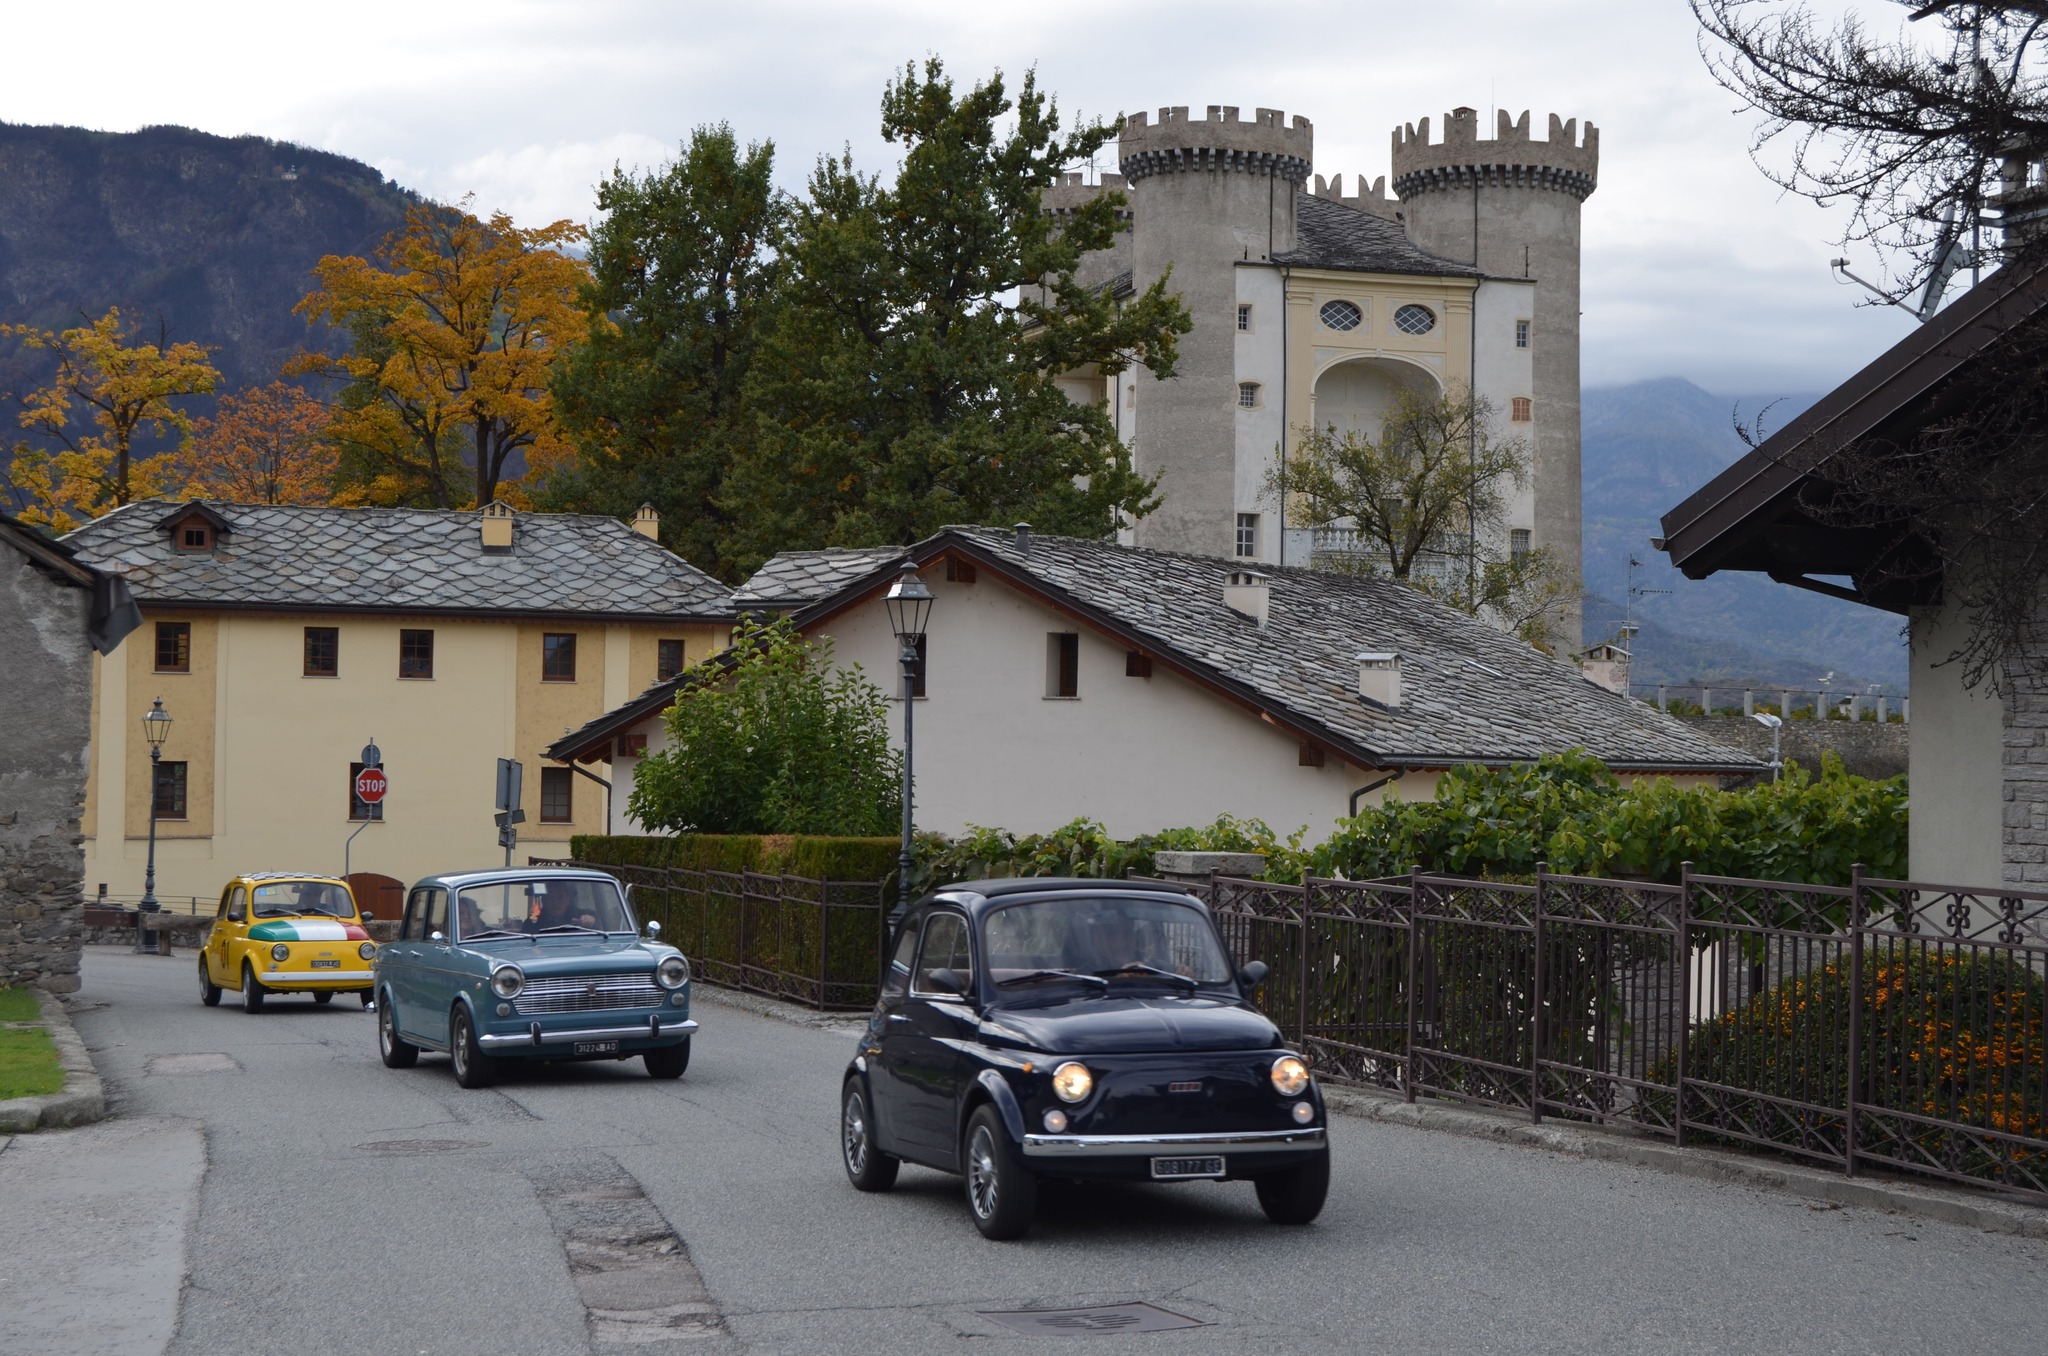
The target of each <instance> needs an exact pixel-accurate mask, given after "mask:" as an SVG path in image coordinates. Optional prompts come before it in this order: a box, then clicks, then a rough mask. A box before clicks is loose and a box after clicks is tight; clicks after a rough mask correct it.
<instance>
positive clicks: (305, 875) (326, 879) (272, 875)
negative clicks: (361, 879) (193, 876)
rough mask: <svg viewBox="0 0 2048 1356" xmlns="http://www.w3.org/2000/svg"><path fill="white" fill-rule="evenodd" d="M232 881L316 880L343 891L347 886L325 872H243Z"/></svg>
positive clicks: (341, 880) (338, 878) (345, 882)
mask: <svg viewBox="0 0 2048 1356" xmlns="http://www.w3.org/2000/svg"><path fill="white" fill-rule="evenodd" d="M234 879H235V880H246V881H271V880H317V881H319V882H321V883H322V884H324V885H339V886H341V887H343V888H344V889H346V888H347V886H348V882H347V881H345V880H343V879H342V878H341V877H339V876H330V875H328V874H327V873H326V872H325V871H244V872H243V873H242V874H241V875H239V876H236V877H234Z"/></svg>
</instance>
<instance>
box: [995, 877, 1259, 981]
mask: <svg viewBox="0 0 2048 1356" xmlns="http://www.w3.org/2000/svg"><path fill="white" fill-rule="evenodd" d="M982 940H983V952H984V954H985V955H986V956H987V957H988V971H989V978H990V980H992V981H993V982H994V983H995V984H996V985H997V987H999V988H1004V989H1006V990H1012V991H1014V990H1018V989H1025V988H1029V987H1035V986H1037V985H1039V984H1050V983H1058V982H1060V981H1062V980H1073V981H1077V982H1080V981H1086V982H1090V987H1093V988H1098V989H1099V988H1101V987H1102V986H1101V984H1100V983H1099V982H1097V981H1102V980H1108V981H1110V982H1111V983H1121V982H1123V981H1125V980H1133V981H1143V982H1152V983H1164V984H1176V983H1178V984H1182V985H1187V984H1189V982H1190V981H1192V983H1193V984H1196V985H1217V984H1227V983H1229V981H1230V963H1229V961H1228V960H1227V959H1226V958H1225V957H1224V955H1223V948H1222V947H1221V946H1219V945H1218V944H1217V941H1216V932H1215V929H1213V928H1212V927H1210V926H1209V920H1208V919H1207V918H1205V917H1204V916H1203V915H1202V913H1201V911H1200V910H1199V909H1196V908H1193V907H1191V906H1189V905H1186V904H1176V903H1174V902H1173V901H1172V900H1166V899H1146V898H1143V897H1140V896H1117V895H1110V896H1097V897H1092V898H1091V897H1085V896H1084V897H1070V898H1060V899H1035V900H1028V901H1025V902H1022V903H1017V904H1010V905H1006V906H1004V907H1003V908H1000V909H997V910H996V911H995V912H993V913H991V914H990V915H989V916H988V920H987V921H986V922H985V923H983V925H982Z"/></svg>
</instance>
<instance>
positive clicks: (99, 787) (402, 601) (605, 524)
mask: <svg viewBox="0 0 2048 1356" xmlns="http://www.w3.org/2000/svg"><path fill="white" fill-rule="evenodd" d="M657 526H658V524H657V521H656V520H655V518H654V515H653V513H652V511H651V510H644V509H643V510H642V512H641V516H640V518H639V519H638V520H637V521H636V522H635V523H634V524H633V525H632V526H631V527H628V526H627V525H626V524H624V523H621V522H618V521H616V520H614V519H609V518H599V517H590V516H583V515H572V514H515V513H513V512H512V511H511V510H509V509H506V508H503V507H502V506H499V505H493V506H491V507H490V508H487V509H485V510H483V511H482V512H481V513H477V512H437V511H427V510H413V509H377V508H367V509H344V508H327V507H312V508H309V507H293V506H271V505H247V504H223V503H197V502H195V503H191V504H182V505H181V504H171V503H162V502H155V503H141V504H131V505H129V506H127V507H125V508H122V509H118V510H116V511H115V512H113V513H110V514H108V515H107V516H105V517H103V518H101V519H99V520H97V521H95V522H93V523H91V524H89V525H87V526H86V527H83V528H80V529H79V530H78V531H76V532H74V533H72V534H71V535H70V536H69V537H68V538H66V541H67V543H68V544H69V545H71V546H72V547H73V548H74V549H75V550H76V552H77V554H78V557H79V559H81V560H84V561H87V562H89V563H91V564H93V565H96V566H98V567H99V568H101V569H104V570H108V571H111V572H114V573H116V574H118V575H120V577H121V578H122V579H124V580H125V581H126V583H127V585H128V587H129V589H130V590H131V591H132V593H133V594H134V596H135V598H136V601H137V602H138V603H139V604H140V605H141V608H142V612H143V618H144V621H143V625H142V627H141V628H140V629H139V630H137V631H136V632H135V633H134V634H132V635H130V636H129V637H128V639H127V641H126V642H125V643H124V644H123V645H122V646H121V648H120V649H118V650H117V651H115V652H114V653H113V654H112V655H110V656H108V657H106V658H105V659H96V660H95V664H94V672H93V709H92V748H91V761H90V767H89V771H88V777H87V787H86V804H85V817H84V830H83V831H84V835H85V854H86V871H85V883H86V893H87V896H88V898H91V897H93V896H95V895H101V894H103V895H105V896H106V897H107V898H109V899H112V900H118V901H122V902H130V901H133V900H134V899H135V898H137V897H138V896H140V894H141V893H142V888H143V872H144V862H145V856H146V853H147V847H148V834H149V818H150V814H149V812H150V797H151V787H150V772H149V768H150V758H149V746H148V744H147V742H146V741H145V739H144V736H143V724H142V715H143V713H144V712H145V711H147V710H149V708H150V705H151V703H152V702H153V701H155V700H158V699H161V700H162V702H163V705H164V709H165V710H166V711H167V712H168V713H169V714H170V716H171V718H172V726H171V732H170V736H169V738H168V739H167V741H166V742H165V744H164V746H163V750H162V755H161V763H160V767H159V773H158V778H157V785H156V790H155V797H156V809H157V831H156V832H157V849H156V869H157V883H156V885H157V894H158V897H159V898H160V899H162V900H163V901H164V902H165V905H166V907H167V908H171V909H174V910H178V909H186V908H190V907H192V904H191V901H193V900H195V899H196V900H198V901H201V907H203V908H206V907H210V906H211V901H212V899H213V898H214V897H215V896H217V895H218V893H219V889H220V884H221V882H222V881H224V880H225V879H227V878H228V877H229V876H231V875H234V874H236V873H237V872H247V871H263V870H304V871H321V872H336V873H338V872H340V871H342V870H343V867H344V854H346V864H347V867H348V869H349V870H351V871H354V872H369V873H376V874H378V875H383V876H389V877H393V878H395V879H397V880H400V881H408V882H409V881H411V880H412V879H414V878H416V877H418V876H421V875H425V874H427V873H429V872H432V871H443V870H452V869H457V868H473V867H480V866H488V865H493V864H496V863H499V862H502V861H503V860H504V849H503V848H501V847H500V846H499V844H498V837H497V835H498V830H497V827H496V824H495V822H494V819H493V812H494V808H495V807H494V788H495V783H496V769H497V760H498V759H500V758H515V759H518V760H520V761H521V762H522V764H523V765H524V771H525V776H524V788H523V797H522V805H521V808H522V809H523V810H524V811H525V814H526V822H525V823H524V824H522V825H520V826H519V845H518V848H517V851H516V853H515V859H516V860H523V859H524V857H525V856H526V855H527V854H529V853H532V854H537V855H543V856H547V855H560V854H563V853H564V852H565V850H566V846H567V840H568V838H569V837H570V835H571V834H575V833H592V832H602V831H603V828H604V825H605V823H606V821H607V817H608V806H607V803H606V802H607V797H608V796H610V795H612V794H616V795H617V796H618V797H619V798H620V799H621V801H623V798H624V797H625V796H626V795H627V794H628V792H629V791H630V789H631V788H630V787H625V786H622V787H619V788H617V790H616V792H615V793H614V792H612V791H611V790H609V789H608V788H607V787H606V786H605V785H604V784H603V783H602V782H601V781H600V780H599V778H600V777H601V775H602V773H603V772H604V771H605V770H606V769H604V768H603V767H601V766H600V767H597V768H595V769H591V768H579V767H575V766H572V765H566V764H561V763H550V762H548V761H546V760H545V759H544V758H543V757H542V750H543V749H545V748H546V747H547V746H548V745H549V744H551V743H553V742H554V741H555V740H557V739H559V738H560V737H561V735H562V734H563V732H564V731H565V730H568V729H570V728H573V727H576V726H580V725H582V724H583V723H584V722H586V721H589V720H591V719H593V718H594V717H596V716H598V715H600V714H601V713H603V712H605V711H608V710H611V709H613V708H614V707H617V706H618V705H620V704H621V703H623V702H624V701H626V700H627V699H628V698H630V697H632V696H633V695H634V694H636V693H638V692H640V691H642V690H643V689H645V688H647V687H648V686H649V685H651V684H653V683H656V682H658V681H660V680H662V679H665V678H667V677H670V676H672V675H673V674H674V673H676V672H678V671H680V670H681V669H682V668H684V667H686V666H687V665H690V664H694V663H696V662H698V661H699V660H701V659H704V658H706V657H707V656H709V655H710V654H712V653H714V652H716V651H717V650H718V649H719V648H721V647H722V646H723V645H724V644H725V641H726V636H727V632H728V626H727V623H728V619H729V616H730V611H731V603H730V600H729V594H728V592H727V590H726V589H725V588H724V587H723V586H722V585H720V584H719V583H718V582H717V581H716V580H713V579H711V578H710V577H709V576H707V575H705V574H703V573H702V572H701V571H699V570H697V569H696V568H694V567H693V566H691V565H690V564H688V563H687V562H686V561H684V560H682V559H681V558H679V557H677V556H675V555H672V554H670V553H669V552H668V551H666V550H664V549H663V548H662V547H661V546H660V544H659V543H658V541H656V540H655V539H654V536H655V531H656V528H657ZM372 741H374V742H375V743H376V745H377V746H378V748H379V749H380V750H381V752H382V755H383V756H382V764H383V767H384V771H385V773H386V775H387V776H388V778H389V783H390V786H389V792H388V794H387V796H386V798H385V800H384V801H383V803H382V804H381V805H379V806H375V807H372V806H368V805H365V804H364V803H363V802H361V801H360V800H358V799H357V798H356V797H355V795H354V790H353V788H354V777H355V774H356V772H357V771H358V770H359V769H360V766H361V759H362V754H363V748H364V746H365V745H366V744H369V743H371V742H372ZM351 837H353V842H352V843H350V839H351Z"/></svg>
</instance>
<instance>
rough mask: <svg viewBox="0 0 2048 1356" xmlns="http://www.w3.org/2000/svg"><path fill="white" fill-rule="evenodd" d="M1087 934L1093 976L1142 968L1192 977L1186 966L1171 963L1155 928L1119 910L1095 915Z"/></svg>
mask: <svg viewBox="0 0 2048 1356" xmlns="http://www.w3.org/2000/svg"><path fill="white" fill-rule="evenodd" d="M1089 934H1090V939H1091V940H1092V941H1093V943H1094V947H1095V956H1096V961H1095V964H1094V965H1093V966H1091V967H1089V968H1090V969H1092V970H1093V971H1094V972H1095V973H1097V974H1101V973H1105V972H1113V971H1117V970H1127V969H1130V968H1132V967H1134V966H1146V967H1149V968H1151V969H1154V970H1165V971H1167V972H1168V973H1170V974H1176V975H1186V976H1188V977H1190V978H1192V977H1193V976H1192V973H1191V972H1190V971H1189V970H1188V968H1187V967H1186V966H1184V965H1176V964H1174V960H1173V957H1172V955H1171V954H1169V952H1168V950H1167V947H1166V944H1165V939H1164V938H1162V937H1160V936H1159V933H1158V929H1157V928H1156V927H1153V926H1151V925H1149V924H1142V923H1140V922H1139V921H1138V920H1137V919H1135V918H1132V917H1131V916H1130V915H1129V914H1128V913H1124V912H1122V911H1121V910H1119V911H1117V912H1115V913H1109V914H1103V915H1100V916H1098V918H1097V920H1096V924H1095V926H1094V927H1092V928H1090V929H1089Z"/></svg>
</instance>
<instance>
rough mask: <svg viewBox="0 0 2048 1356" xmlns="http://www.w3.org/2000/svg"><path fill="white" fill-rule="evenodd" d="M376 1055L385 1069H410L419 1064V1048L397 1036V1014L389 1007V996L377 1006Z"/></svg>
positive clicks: (385, 996)
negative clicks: (381, 1057) (380, 1056)
mask: <svg viewBox="0 0 2048 1356" xmlns="http://www.w3.org/2000/svg"><path fill="white" fill-rule="evenodd" d="M377 1053H378V1054H379V1055H382V1056H383V1057H384V1067H385V1068H387V1069H410V1068H411V1067H412V1066H413V1065H415V1064H417V1063H419V1062H420V1048H419V1047H418V1046H417V1045H414V1044H412V1043H411V1042H409V1041H407V1040H406V1039H405V1038H404V1037H403V1036H400V1035H399V1034H398V1013H397V1012H396V1011H395V1010H394V1009H393V1008H392V1006H391V995H390V994H386V995H384V1001H383V1002H381V1003H379V1004H378V1005H377Z"/></svg>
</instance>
